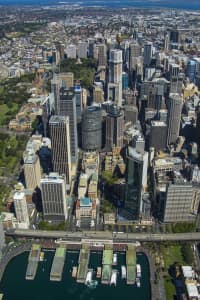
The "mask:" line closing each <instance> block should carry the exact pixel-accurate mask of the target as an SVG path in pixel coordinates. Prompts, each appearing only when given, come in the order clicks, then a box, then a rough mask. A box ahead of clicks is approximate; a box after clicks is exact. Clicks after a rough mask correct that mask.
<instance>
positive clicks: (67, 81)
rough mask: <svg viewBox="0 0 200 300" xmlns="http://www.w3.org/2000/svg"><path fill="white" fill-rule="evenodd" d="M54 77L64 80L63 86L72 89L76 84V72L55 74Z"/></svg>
mask: <svg viewBox="0 0 200 300" xmlns="http://www.w3.org/2000/svg"><path fill="white" fill-rule="evenodd" d="M54 77H55V78H56V79H58V80H61V81H62V87H65V88H68V89H70V88H71V87H73V86H74V73H72V72H65V73H59V74H55V75H54Z"/></svg>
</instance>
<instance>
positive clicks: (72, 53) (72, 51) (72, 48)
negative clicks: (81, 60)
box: [66, 45, 77, 59]
mask: <svg viewBox="0 0 200 300" xmlns="http://www.w3.org/2000/svg"><path fill="white" fill-rule="evenodd" d="M76 52H77V49H76V45H69V46H67V49H66V53H67V57H68V58H74V59H76Z"/></svg>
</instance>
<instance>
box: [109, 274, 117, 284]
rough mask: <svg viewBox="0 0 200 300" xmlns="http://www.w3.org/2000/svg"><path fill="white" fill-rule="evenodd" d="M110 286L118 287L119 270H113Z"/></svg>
mask: <svg viewBox="0 0 200 300" xmlns="http://www.w3.org/2000/svg"><path fill="white" fill-rule="evenodd" d="M110 285H115V286H116V285H117V270H112V275H111V279H110Z"/></svg>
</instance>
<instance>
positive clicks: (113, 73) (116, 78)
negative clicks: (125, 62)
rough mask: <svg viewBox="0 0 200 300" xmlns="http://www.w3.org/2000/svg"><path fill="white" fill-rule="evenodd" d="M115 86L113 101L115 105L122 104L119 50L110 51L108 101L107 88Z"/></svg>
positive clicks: (120, 55)
mask: <svg viewBox="0 0 200 300" xmlns="http://www.w3.org/2000/svg"><path fill="white" fill-rule="evenodd" d="M111 85H112V86H113V87H114V86H115V93H114V95H113V96H114V97H113V98H114V99H113V101H114V102H115V104H116V105H118V106H121V103H122V51H121V50H119V49H111V50H110V58H109V83H108V100H109V97H110V93H109V86H111Z"/></svg>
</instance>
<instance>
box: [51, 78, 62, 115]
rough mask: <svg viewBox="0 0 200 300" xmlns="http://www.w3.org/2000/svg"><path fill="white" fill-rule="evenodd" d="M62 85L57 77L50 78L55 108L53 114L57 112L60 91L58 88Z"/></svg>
mask: <svg viewBox="0 0 200 300" xmlns="http://www.w3.org/2000/svg"><path fill="white" fill-rule="evenodd" d="M61 86H62V81H61V80H60V79H58V78H53V79H52V80H51V92H52V93H53V95H54V109H55V114H58V111H59V107H58V106H59V93H60V88H61Z"/></svg>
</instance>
